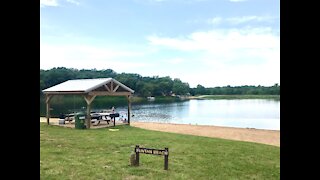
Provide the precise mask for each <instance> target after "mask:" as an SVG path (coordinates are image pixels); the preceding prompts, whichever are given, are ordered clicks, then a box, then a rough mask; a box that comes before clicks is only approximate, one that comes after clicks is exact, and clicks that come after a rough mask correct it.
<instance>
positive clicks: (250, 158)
mask: <svg viewBox="0 0 320 180" xmlns="http://www.w3.org/2000/svg"><path fill="white" fill-rule="evenodd" d="M116 128H118V129H119V131H115V132H111V131H109V130H108V129H107V128H103V129H90V130H79V129H70V128H63V127H58V126H48V125H46V124H45V123H40V178H41V179H59V180H60V179H77V180H78V179H280V148H279V147H276V146H270V145H263V144H257V143H250V142H240V141H231V140H223V139H215V138H207V137H199V136H192V135H180V134H174V133H165V132H157V131H150V130H144V129H140V128H135V127H130V126H117V127H116ZM136 144H137V145H140V147H147V148H156V149H164V148H165V147H168V148H169V170H168V171H166V170H164V160H163V159H164V158H163V156H156V155H149V154H140V166H138V167H131V166H129V164H130V163H129V158H130V154H131V153H132V152H133V150H134V147H135V145H136Z"/></svg>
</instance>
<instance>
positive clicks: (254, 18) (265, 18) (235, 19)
mask: <svg viewBox="0 0 320 180" xmlns="http://www.w3.org/2000/svg"><path fill="white" fill-rule="evenodd" d="M274 19H275V18H274V17H271V16H242V17H233V18H227V21H228V22H230V23H232V24H241V23H246V22H250V21H255V22H272V21H273V20H274Z"/></svg>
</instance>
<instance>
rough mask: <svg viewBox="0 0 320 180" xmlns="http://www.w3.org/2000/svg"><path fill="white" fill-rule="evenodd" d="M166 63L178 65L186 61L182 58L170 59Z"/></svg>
mask: <svg viewBox="0 0 320 180" xmlns="http://www.w3.org/2000/svg"><path fill="white" fill-rule="evenodd" d="M165 62H167V63H170V64H173V65H178V64H181V63H183V62H184V59H182V58H172V59H168V60H166V61H165Z"/></svg>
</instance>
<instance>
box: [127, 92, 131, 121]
mask: <svg viewBox="0 0 320 180" xmlns="http://www.w3.org/2000/svg"><path fill="white" fill-rule="evenodd" d="M126 97H127V100H128V124H129V125H130V116H131V115H130V111H131V101H130V95H129V96H126Z"/></svg>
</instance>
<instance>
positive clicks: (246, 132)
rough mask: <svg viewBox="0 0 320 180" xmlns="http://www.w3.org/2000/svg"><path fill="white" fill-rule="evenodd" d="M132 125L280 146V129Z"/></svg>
mask: <svg viewBox="0 0 320 180" xmlns="http://www.w3.org/2000/svg"><path fill="white" fill-rule="evenodd" d="M58 121H59V118H50V122H58ZM40 122H46V118H45V117H40ZM131 126H133V127H138V128H143V129H148V130H155V131H161V132H172V133H179V134H188V135H196V136H204V137H212V138H221V139H229V140H236V141H247V142H255V143H262V144H268V145H273V146H278V147H280V130H266V129H254V128H238V127H224V126H212V125H190V124H174V123H156V122H131Z"/></svg>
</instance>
